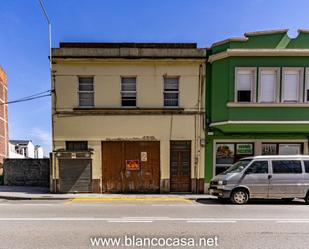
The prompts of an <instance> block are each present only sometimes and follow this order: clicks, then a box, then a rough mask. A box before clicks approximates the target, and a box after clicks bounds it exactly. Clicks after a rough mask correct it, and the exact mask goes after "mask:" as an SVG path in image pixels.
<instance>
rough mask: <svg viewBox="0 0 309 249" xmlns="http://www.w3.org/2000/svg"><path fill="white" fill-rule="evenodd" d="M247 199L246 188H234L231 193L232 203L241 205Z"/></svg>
mask: <svg viewBox="0 0 309 249" xmlns="http://www.w3.org/2000/svg"><path fill="white" fill-rule="evenodd" d="M248 200H249V193H248V191H247V190H245V189H242V188H239V189H235V190H234V191H233V192H232V194H231V201H232V202H233V203H234V204H238V205H243V204H246V203H247V202H248Z"/></svg>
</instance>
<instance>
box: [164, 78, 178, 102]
mask: <svg viewBox="0 0 309 249" xmlns="http://www.w3.org/2000/svg"><path fill="white" fill-rule="evenodd" d="M168 78H177V79H178V91H165V79H168ZM165 93H177V94H178V96H177V105H174V106H171V105H165V104H164V101H165V98H164V94H165ZM179 103H180V76H179V75H164V76H163V106H164V108H177V107H179Z"/></svg>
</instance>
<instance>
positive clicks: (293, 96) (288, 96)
mask: <svg viewBox="0 0 309 249" xmlns="http://www.w3.org/2000/svg"><path fill="white" fill-rule="evenodd" d="M299 87H300V77H299V71H298V70H286V71H284V74H283V101H284V102H298V101H299Z"/></svg>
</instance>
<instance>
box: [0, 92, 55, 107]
mask: <svg viewBox="0 0 309 249" xmlns="http://www.w3.org/2000/svg"><path fill="white" fill-rule="evenodd" d="M51 92H52V91H51V90H48V91H44V92H40V93H36V94H32V95H29V96H27V97H23V98H20V99H16V100H12V101H8V102H4V103H0V105H6V104H14V103H20V102H25V101H30V100H34V99H39V98H44V97H48V96H51ZM46 93H48V94H46Z"/></svg>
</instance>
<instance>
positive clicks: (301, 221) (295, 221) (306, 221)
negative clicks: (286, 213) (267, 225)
mask: <svg viewBox="0 0 309 249" xmlns="http://www.w3.org/2000/svg"><path fill="white" fill-rule="evenodd" d="M276 222H277V223H309V220H278V221H276Z"/></svg>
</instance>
